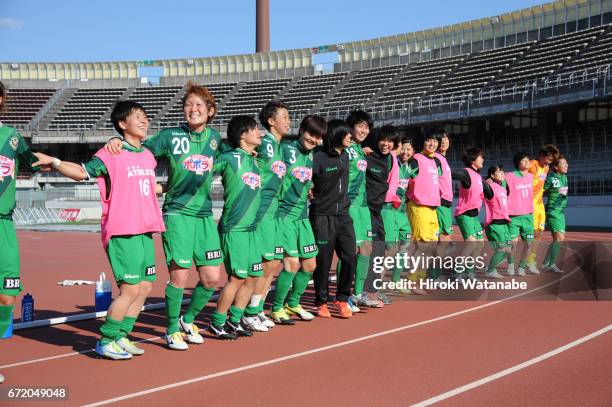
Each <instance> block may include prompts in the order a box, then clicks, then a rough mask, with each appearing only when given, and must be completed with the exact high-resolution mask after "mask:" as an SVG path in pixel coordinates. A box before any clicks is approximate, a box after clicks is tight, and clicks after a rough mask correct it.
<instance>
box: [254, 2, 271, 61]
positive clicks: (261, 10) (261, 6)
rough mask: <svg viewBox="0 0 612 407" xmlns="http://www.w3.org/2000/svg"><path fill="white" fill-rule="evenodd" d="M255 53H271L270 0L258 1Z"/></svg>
mask: <svg viewBox="0 0 612 407" xmlns="http://www.w3.org/2000/svg"><path fill="white" fill-rule="evenodd" d="M256 1H257V10H256V13H255V23H256V28H255V36H256V39H255V52H268V51H270V0H256Z"/></svg>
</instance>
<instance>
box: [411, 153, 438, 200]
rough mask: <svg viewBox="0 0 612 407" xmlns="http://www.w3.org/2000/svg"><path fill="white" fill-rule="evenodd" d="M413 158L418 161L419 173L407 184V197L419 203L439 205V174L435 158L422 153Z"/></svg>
mask: <svg viewBox="0 0 612 407" xmlns="http://www.w3.org/2000/svg"><path fill="white" fill-rule="evenodd" d="M413 158H414V159H415V160H416V161H417V162H418V163H419V173H418V174H417V176H416V177H415V178H413V179H412V182H411V183H410V184H408V199H410V200H411V201H412V202H415V203H417V204H419V205H425V206H440V186H439V184H438V179H439V178H440V176H439V175H438V167H437V166H436V162H435V160H434V159H433V158H429V157H426V156H425V155H423V154H422V153H416V154H415V155H414V157H413Z"/></svg>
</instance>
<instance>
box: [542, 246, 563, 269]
mask: <svg viewBox="0 0 612 407" xmlns="http://www.w3.org/2000/svg"><path fill="white" fill-rule="evenodd" d="M560 252H561V243H560V242H552V243H551V244H550V246H549V247H548V254H547V255H546V260H544V264H545V265H548V266H552V265H553V264H555V263H556V262H557V257H559V253H560Z"/></svg>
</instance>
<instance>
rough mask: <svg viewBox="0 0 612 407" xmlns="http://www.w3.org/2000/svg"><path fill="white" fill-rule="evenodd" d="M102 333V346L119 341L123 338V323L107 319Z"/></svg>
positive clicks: (102, 327)
mask: <svg viewBox="0 0 612 407" xmlns="http://www.w3.org/2000/svg"><path fill="white" fill-rule="evenodd" d="M100 333H101V334H102V338H100V344H101V345H102V346H104V345H106V344H108V343H110V342H112V341H114V340H116V339H119V338H120V337H121V322H119V321H115V320H114V319H112V318H110V317H106V321H105V322H104V324H102V326H101V327H100Z"/></svg>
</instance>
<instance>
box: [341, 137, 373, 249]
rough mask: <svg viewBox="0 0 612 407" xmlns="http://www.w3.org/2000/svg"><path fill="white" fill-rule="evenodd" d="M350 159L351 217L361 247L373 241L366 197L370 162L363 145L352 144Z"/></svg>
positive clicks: (349, 192) (347, 150)
mask: <svg viewBox="0 0 612 407" xmlns="http://www.w3.org/2000/svg"><path fill="white" fill-rule="evenodd" d="M346 152H347V154H348V157H349V186H348V197H349V199H350V200H351V206H350V207H349V215H350V217H351V219H353V227H354V229H355V240H356V241H357V246H361V245H362V244H363V242H365V241H366V240H372V219H371V217H370V209H369V208H368V199H367V195H366V180H365V176H366V170H367V168H368V162H367V161H366V156H365V153H364V152H363V149H362V148H361V145H359V144H357V143H351V145H350V146H349V147H348V148H347V149H346Z"/></svg>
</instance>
